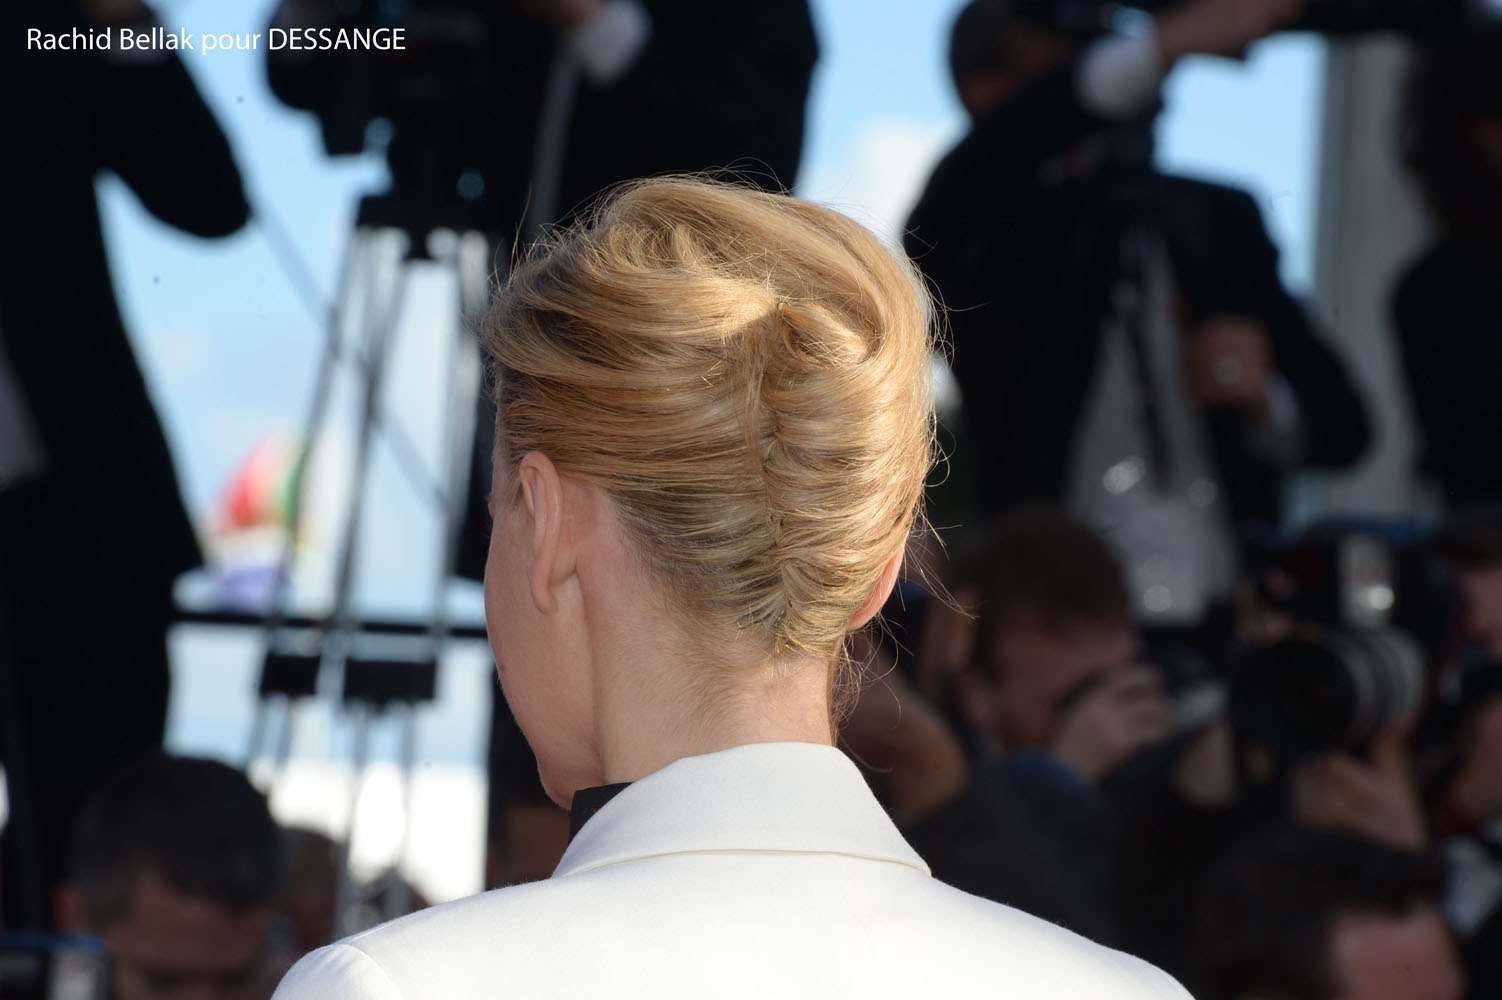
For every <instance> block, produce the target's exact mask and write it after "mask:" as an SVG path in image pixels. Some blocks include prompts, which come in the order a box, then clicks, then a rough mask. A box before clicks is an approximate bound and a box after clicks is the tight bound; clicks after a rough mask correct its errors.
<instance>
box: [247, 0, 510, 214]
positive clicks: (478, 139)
mask: <svg viewBox="0 0 1502 1000" xmlns="http://www.w3.org/2000/svg"><path fill="white" fill-rule="evenodd" d="M497 6H499V5H497V4H495V3H486V2H485V0H405V2H403V0H343V2H340V3H338V4H337V5H333V4H331V5H330V7H329V11H328V14H327V16H328V17H330V18H332V19H333V20H332V23H331V24H328V25H326V26H327V27H330V28H332V29H335V30H341V29H349V30H361V29H398V28H399V29H401V30H402V37H403V39H404V44H403V46H402V47H401V48H400V49H393V50H388V51H383V50H377V49H359V50H344V51H334V52H317V53H311V54H307V53H296V54H292V55H285V54H273V55H272V57H271V59H270V62H269V63H268V66H267V69H268V75H269V77H270V82H271V87H272V90H273V92H274V93H276V95H277V97H278V98H280V99H281V100H282V102H283V103H284V104H287V105H289V106H291V107H294V108H299V109H302V110H307V111H311V112H313V113H314V114H315V115H316V116H317V118H318V122H319V126H320V129H321V132H322V135H323V144H324V149H325V151H326V152H328V154H329V155H330V156H347V155H355V154H359V153H362V152H364V151H365V150H366V149H367V148H370V147H372V146H375V147H377V148H379V147H380V146H382V145H384V152H385V155H386V160H387V163H388V165H389V167H390V169H391V189H390V193H389V195H388V196H387V199H388V200H389V201H390V202H394V203H400V204H402V205H405V206H406V209H405V212H406V214H408V215H412V216H414V217H415V218H416V219H418V220H420V221H430V222H431V223H432V224H433V225H449V226H453V227H455V228H478V229H483V228H485V225H484V223H485V222H486V221H487V219H488V213H487V211H486V208H485V205H484V200H485V195H486V192H485V180H486V179H485V177H484V170H483V166H484V164H485V163H487V162H488V160H489V159H490V158H491V157H492V155H493V150H492V148H491V147H492V146H493V144H494V142H495V140H494V137H493V136H492V135H491V134H490V133H488V132H487V131H486V130H485V129H482V128H477V127H476V123H482V122H486V121H489V120H491V119H493V118H494V117H495V111H496V108H497V107H498V106H499V105H500V104H501V102H502V101H503V100H504V98H505V95H504V94H503V93H502V87H501V84H500V74H499V71H498V70H499V67H498V64H497V59H498V55H497V48H498V47H497V44H496V40H497V37H498V34H497V33H498V31H499V30H500V27H499V25H500V23H501V20H502V19H501V18H500V17H499V16H498V15H497V14H496V13H495V9H496V8H497ZM378 124H379V125H381V126H383V128H382V131H383V132H384V134H385V138H384V140H377V141H375V142H372V135H373V132H372V126H376V125H378ZM425 217H431V218H425ZM412 228H414V229H417V228H421V227H420V226H418V225H415V224H414V226H413V227H412ZM419 242H420V241H419Z"/></svg>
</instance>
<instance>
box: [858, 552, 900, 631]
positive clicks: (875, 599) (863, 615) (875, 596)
mask: <svg viewBox="0 0 1502 1000" xmlns="http://www.w3.org/2000/svg"><path fill="white" fill-rule="evenodd" d="M902 556H903V550H902V549H898V550H897V554H896V555H894V556H892V558H890V559H888V560H887V564H886V565H885V566H883V567H882V570H881V579H880V580H879V581H877V584H876V589H875V590H873V591H871V595H870V596H869V597H867V598H866V600H865V603H864V604H862V605H861V606H860V609H859V610H858V611H856V613H855V614H853V615H851V616H850V621H849V623H848V624H847V625H846V626H845V629H846V631H848V632H854V631H855V630H856V629H858V628H860V627H861V626H862V625H865V624H866V622H868V621H870V620H871V619H872V618H874V617H876V612H878V611H880V610H881V607H882V605H884V604H886V603H887V598H888V597H891V596H892V588H893V587H895V586H897V574H898V573H900V572H901V571H902Z"/></svg>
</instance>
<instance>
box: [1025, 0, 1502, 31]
mask: <svg viewBox="0 0 1502 1000" xmlns="http://www.w3.org/2000/svg"><path fill="white" fill-rule="evenodd" d="M1183 2H1184V0H1120V2H1116V3H1112V2H1107V0H1021V2H1020V3H1019V10H1020V11H1022V12H1024V13H1025V14H1026V15H1027V16H1030V17H1032V18H1034V19H1035V20H1037V21H1039V22H1040V23H1044V24H1047V25H1048V26H1049V27H1052V28H1054V29H1056V30H1060V31H1066V32H1069V33H1071V34H1089V33H1093V32H1096V31H1100V30H1104V29H1105V28H1107V27H1109V26H1110V25H1112V24H1113V23H1115V21H1116V19H1117V18H1118V17H1119V16H1120V15H1121V13H1122V12H1123V11H1124V10H1125V11H1133V10H1135V11H1143V12H1146V13H1150V14H1156V13H1158V12H1159V11H1162V10H1166V9H1168V8H1170V7H1173V6H1176V5H1177V4H1179V3H1183ZM1484 11H1485V4H1484V3H1483V2H1481V0H1316V2H1314V3H1311V4H1310V5H1309V7H1308V8H1307V9H1306V11H1305V13H1304V14H1303V15H1302V16H1301V17H1300V18H1299V19H1298V20H1297V21H1295V22H1294V23H1293V24H1290V25H1289V26H1288V28H1287V29H1285V30H1288V31H1318V32H1321V33H1324V34H1329V35H1354V34H1363V33H1366V32H1373V31H1396V32H1400V33H1403V34H1406V35H1412V36H1415V37H1423V36H1427V35H1430V34H1433V33H1435V32H1442V31H1447V30H1452V29H1455V28H1458V27H1459V26H1461V25H1464V24H1466V23H1468V22H1469V21H1470V20H1471V19H1472V18H1474V17H1479V16H1482V15H1483V13H1484Z"/></svg>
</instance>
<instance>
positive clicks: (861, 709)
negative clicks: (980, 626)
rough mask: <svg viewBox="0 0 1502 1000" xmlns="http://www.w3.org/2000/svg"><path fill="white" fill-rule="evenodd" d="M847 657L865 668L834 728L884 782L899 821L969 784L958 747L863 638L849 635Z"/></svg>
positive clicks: (917, 816)
mask: <svg viewBox="0 0 1502 1000" xmlns="http://www.w3.org/2000/svg"><path fill="white" fill-rule="evenodd" d="M850 653H851V656H852V657H853V658H854V659H855V660H856V661H857V662H865V663H867V664H868V667H867V675H866V678H865V681H864V683H863V684H862V686H861V693H860V697H859V699H858V700H857V701H856V703H855V708H854V709H853V710H852V711H851V713H850V717H849V718H848V719H846V720H845V724H844V725H843V726H841V727H840V738H841V741H842V742H843V743H844V745H845V748H846V749H847V750H848V751H849V753H850V755H851V756H852V757H853V758H855V760H856V761H857V762H858V763H861V764H863V765H865V766H866V767H868V768H869V769H871V770H872V771H874V772H876V777H877V780H880V781H884V783H885V784H886V786H887V790H888V792H889V793H890V794H891V797H892V805H893V807H894V809H895V811H896V813H897V815H898V818H899V819H900V820H902V821H903V822H905V823H907V822H912V821H914V820H917V819H921V818H922V817H923V816H925V815H927V814H928V813H930V812H932V811H933V810H935V809H937V808H938V807H939V806H941V805H943V804H944V803H946V802H948V801H949V800H950V799H952V798H954V797H955V796H957V795H959V794H960V792H961V791H963V790H964V787H965V783H966V782H967V781H969V780H970V765H969V763H968V762H967V761H966V760H965V752H964V749H963V747H961V746H960V741H959V738H958V737H956V736H955V735H954V733H953V732H952V731H951V730H950V728H949V725H948V723H946V722H945V721H944V718H943V717H942V716H941V715H940V714H939V712H938V711H937V710H936V709H935V708H934V707H933V706H932V705H930V704H929V703H928V702H927V701H925V700H924V699H923V697H922V696H921V695H919V694H918V692H917V691H915V690H913V688H912V686H911V685H910V684H908V682H907V680H906V679H905V678H904V677H903V676H902V673H901V672H900V671H898V670H896V669H895V668H894V667H893V666H892V663H891V661H890V660H889V659H887V658H886V657H885V656H882V655H880V653H879V652H878V650H876V649H875V648H874V643H872V642H871V640H870V637H869V636H866V635H865V634H860V635H857V636H855V637H853V638H852V640H851V650H850Z"/></svg>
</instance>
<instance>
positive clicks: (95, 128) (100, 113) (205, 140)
mask: <svg viewBox="0 0 1502 1000" xmlns="http://www.w3.org/2000/svg"><path fill="white" fill-rule="evenodd" d="M82 7H83V9H84V13H85V14H87V15H88V17H89V19H90V20H92V21H93V22H94V23H95V24H96V25H98V26H100V27H110V28H116V29H118V28H121V27H134V28H145V27H149V26H152V25H154V24H155V21H154V19H153V18H152V16H151V12H150V10H149V9H148V8H147V7H146V5H145V4H143V3H140V2H139V0H87V2H85V3H83V4H82ZM87 72H89V74H90V86H89V90H88V93H89V100H90V102H91V105H90V111H91V118H90V127H91V130H92V134H93V137H94V143H95V149H96V150H97V154H96V155H97V156H98V157H99V162H98V164H97V165H98V166H99V167H100V168H101V169H106V170H113V171H114V172H115V173H117V174H119V175H120V178H121V179H122V180H124V181H125V183H126V184H127V185H129V187H130V189H131V190H132V191H134V192H135V193H136V195H137V196H139V197H140V199H141V202H142V203H143V204H144V205H145V206H146V208H147V210H148V211H150V212H151V214H152V215H155V216H156V217H157V218H159V219H161V220H162V221H163V222H166V223H167V224H169V225H171V226H174V227H176V228H178V229H181V230H183V231H185V232H189V233H192V234H194V235H195V236H206V237H210V236H227V235H229V234H230V233H233V232H234V231H235V230H237V229H239V228H240V227H241V226H243V225H245V222H246V220H247V219H249V217H250V208H249V206H248V205H247V203H246V200H245V190H244V187H243V185H242V183H241V179H240V171H239V168H238V167H236V165H235V160H234V157H233V156H232V155H231V153H230V148H229V142H228V141H227V140H226V139H225V137H224V133H223V132H222V131H220V129H219V124H218V123H217V122H216V121H215V120H214V116H213V114H212V113H211V112H210V111H209V109H208V106H207V105H206V104H204V101H203V98H202V97H200V96H199V93H198V90H197V88H196V87H195V86H194V85H193V80H192V78H191V77H189V76H188V72H187V70H186V69H185V68H184V67H183V64H182V63H181V62H180V61H179V60H178V58H177V56H176V55H175V54H173V53H172V52H170V51H167V50H140V51H135V50H127V51H123V52H113V53H104V54H102V55H101V56H100V58H98V59H97V60H95V61H94V62H93V63H92V64H91V66H90V67H89V69H88V71H87Z"/></svg>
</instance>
